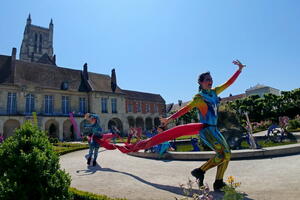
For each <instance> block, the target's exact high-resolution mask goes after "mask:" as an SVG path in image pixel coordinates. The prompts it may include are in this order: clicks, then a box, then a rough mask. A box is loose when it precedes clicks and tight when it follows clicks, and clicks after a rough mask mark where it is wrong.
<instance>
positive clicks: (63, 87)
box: [60, 81, 69, 90]
mask: <svg viewBox="0 0 300 200" xmlns="http://www.w3.org/2000/svg"><path fill="white" fill-rule="evenodd" d="M60 89H61V90H68V89H69V84H68V82H67V81H64V82H62V83H61V87H60Z"/></svg>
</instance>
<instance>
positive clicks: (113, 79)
mask: <svg viewBox="0 0 300 200" xmlns="http://www.w3.org/2000/svg"><path fill="white" fill-rule="evenodd" d="M110 85H111V90H112V91H113V92H115V91H116V89H117V77H116V71H115V69H112V70H111V81H110Z"/></svg>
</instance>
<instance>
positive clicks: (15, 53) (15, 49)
mask: <svg viewBox="0 0 300 200" xmlns="http://www.w3.org/2000/svg"><path fill="white" fill-rule="evenodd" d="M16 55H17V48H15V47H14V48H13V49H12V52H11V59H12V60H16Z"/></svg>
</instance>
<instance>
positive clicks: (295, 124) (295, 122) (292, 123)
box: [288, 119, 300, 129]
mask: <svg viewBox="0 0 300 200" xmlns="http://www.w3.org/2000/svg"><path fill="white" fill-rule="evenodd" d="M288 128H289V129H297V128H300V120H299V119H292V120H289V123H288Z"/></svg>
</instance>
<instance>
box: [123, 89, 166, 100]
mask: <svg viewBox="0 0 300 200" xmlns="http://www.w3.org/2000/svg"><path fill="white" fill-rule="evenodd" d="M123 92H124V93H125V94H126V96H127V98H128V99H132V100H140V101H154V102H161V103H165V100H164V99H163V98H162V97H161V96H160V95H159V94H152V93H145V92H138V91H131V90H123Z"/></svg>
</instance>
